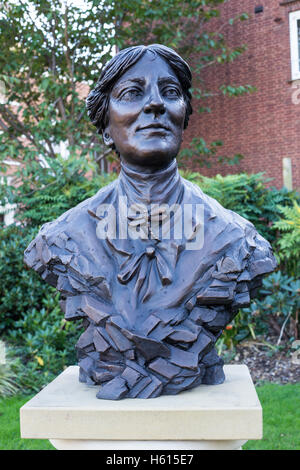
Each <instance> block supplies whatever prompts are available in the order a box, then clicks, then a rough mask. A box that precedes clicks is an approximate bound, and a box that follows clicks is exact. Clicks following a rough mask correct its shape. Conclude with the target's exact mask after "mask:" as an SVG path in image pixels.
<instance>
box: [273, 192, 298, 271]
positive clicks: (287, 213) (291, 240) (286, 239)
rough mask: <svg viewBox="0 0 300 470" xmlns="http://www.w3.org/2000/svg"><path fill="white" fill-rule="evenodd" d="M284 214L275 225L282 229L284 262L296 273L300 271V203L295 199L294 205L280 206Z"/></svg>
mask: <svg viewBox="0 0 300 470" xmlns="http://www.w3.org/2000/svg"><path fill="white" fill-rule="evenodd" d="M278 209H279V211H280V213H281V214H282V215H283V216H284V218H281V219H280V220H278V221H277V222H276V223H275V224H274V227H275V228H277V229H278V230H279V231H280V236H279V237H278V246H279V248H280V251H279V256H280V259H281V260H282V262H283V263H284V264H285V265H287V264H288V266H289V271H292V272H293V273H294V275H295V276H296V275H299V273H300V205H299V204H298V203H297V201H293V206H291V207H289V206H287V207H284V206H282V205H279V206H278Z"/></svg>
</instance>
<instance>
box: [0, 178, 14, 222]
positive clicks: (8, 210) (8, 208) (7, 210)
mask: <svg viewBox="0 0 300 470" xmlns="http://www.w3.org/2000/svg"><path fill="white" fill-rule="evenodd" d="M11 180H12V177H11V176H8V177H7V184H11ZM0 184H3V176H1V177H0ZM16 207H17V206H16V204H9V203H8V202H7V203H6V204H5V205H4V206H0V214H2V215H3V216H4V225H11V224H13V223H14V222H15V217H14V216H15V211H16Z"/></svg>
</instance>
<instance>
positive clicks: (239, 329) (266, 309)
mask: <svg viewBox="0 0 300 470" xmlns="http://www.w3.org/2000/svg"><path fill="white" fill-rule="evenodd" d="M299 294H300V280H299V279H295V278H293V277H289V276H288V275H287V274H284V273H282V272H281V271H277V272H274V273H272V274H270V275H269V276H267V277H266V278H264V280H263V286H262V288H261V289H260V292H259V296H258V297H257V298H256V299H254V300H252V302H251V304H250V306H249V307H248V308H244V309H241V310H240V311H239V313H238V315H237V316H236V317H235V318H234V320H233V321H232V322H231V324H230V325H228V326H227V327H226V329H225V331H224V333H223V335H222V336H221V338H220V339H219V341H218V349H219V352H222V351H223V350H226V349H232V348H233V347H234V346H235V345H236V344H237V343H239V342H240V341H242V340H244V339H246V338H249V337H251V338H252V339H256V337H257V336H260V335H265V334H267V333H269V332H272V333H273V334H276V335H277V337H278V340H277V343H278V345H279V344H280V341H281V339H282V338H285V339H287V340H289V341H292V340H294V339H298V338H299V337H300V325H299V318H298V315H299V309H300V295H299Z"/></svg>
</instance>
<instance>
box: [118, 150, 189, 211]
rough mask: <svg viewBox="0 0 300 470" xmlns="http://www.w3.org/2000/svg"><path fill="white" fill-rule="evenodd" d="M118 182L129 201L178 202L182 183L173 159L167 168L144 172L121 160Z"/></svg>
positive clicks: (149, 202)
mask: <svg viewBox="0 0 300 470" xmlns="http://www.w3.org/2000/svg"><path fill="white" fill-rule="evenodd" d="M119 184H120V187H121V188H122V192H123V193H124V194H125V195H126V196H127V198H128V200H129V201H130V202H131V203H138V202H139V203H143V204H146V205H149V204H152V203H160V204H163V203H168V204H174V203H179V202H180V199H181V196H182V192H183V184H182V180H181V176H180V174H179V171H178V167H177V161H176V160H175V159H174V160H173V161H172V162H171V163H170V165H169V166H168V167H167V168H164V169H162V170H157V171H154V172H153V173H145V172H141V171H137V170H134V169H132V168H130V167H129V166H128V165H126V163H124V162H121V172H120V176H119Z"/></svg>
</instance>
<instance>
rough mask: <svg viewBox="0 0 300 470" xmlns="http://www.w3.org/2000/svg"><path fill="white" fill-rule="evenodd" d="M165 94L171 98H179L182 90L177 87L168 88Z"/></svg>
mask: <svg viewBox="0 0 300 470" xmlns="http://www.w3.org/2000/svg"><path fill="white" fill-rule="evenodd" d="M164 94H165V96H167V97H170V98H177V97H178V96H180V92H179V90H177V88H167V89H166V90H165V91H164Z"/></svg>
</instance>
